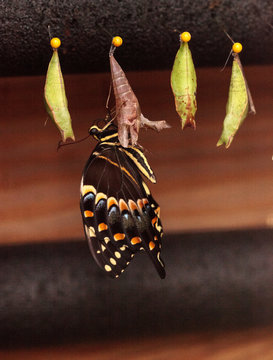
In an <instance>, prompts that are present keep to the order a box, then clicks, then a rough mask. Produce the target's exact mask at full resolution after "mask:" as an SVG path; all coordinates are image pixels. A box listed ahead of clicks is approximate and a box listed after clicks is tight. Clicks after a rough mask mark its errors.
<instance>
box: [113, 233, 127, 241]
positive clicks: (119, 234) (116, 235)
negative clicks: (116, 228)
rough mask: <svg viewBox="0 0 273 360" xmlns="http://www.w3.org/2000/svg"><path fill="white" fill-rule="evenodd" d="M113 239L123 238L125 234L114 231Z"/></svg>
mask: <svg viewBox="0 0 273 360" xmlns="http://www.w3.org/2000/svg"><path fill="white" fill-rule="evenodd" d="M114 239H115V241H119V240H124V239H125V234H123V233H116V234H115V235H114Z"/></svg>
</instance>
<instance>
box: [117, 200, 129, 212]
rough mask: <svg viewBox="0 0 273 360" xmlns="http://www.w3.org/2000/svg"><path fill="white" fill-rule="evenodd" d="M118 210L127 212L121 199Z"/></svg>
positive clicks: (125, 205) (126, 207)
mask: <svg viewBox="0 0 273 360" xmlns="http://www.w3.org/2000/svg"><path fill="white" fill-rule="evenodd" d="M119 208H120V211H129V209H128V206H127V204H126V202H125V201H124V200H123V199H120V200H119Z"/></svg>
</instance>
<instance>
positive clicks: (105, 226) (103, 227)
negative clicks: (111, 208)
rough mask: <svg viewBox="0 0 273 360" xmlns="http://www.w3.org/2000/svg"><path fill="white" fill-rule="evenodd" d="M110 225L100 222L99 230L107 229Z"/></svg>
mask: <svg viewBox="0 0 273 360" xmlns="http://www.w3.org/2000/svg"><path fill="white" fill-rule="evenodd" d="M107 229H108V226H107V225H106V224H105V223H100V224H99V231H103V230H107Z"/></svg>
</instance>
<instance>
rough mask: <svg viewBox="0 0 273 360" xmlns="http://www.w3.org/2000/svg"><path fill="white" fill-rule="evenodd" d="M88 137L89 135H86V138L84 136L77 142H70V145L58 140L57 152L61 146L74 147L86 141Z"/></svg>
mask: <svg viewBox="0 0 273 360" xmlns="http://www.w3.org/2000/svg"><path fill="white" fill-rule="evenodd" d="M89 136H90V134H88V135H87V136H85V137H84V138H82V139H80V140H77V141H73V142H70V143H64V142H63V140H60V141H59V142H58V146H57V151H59V149H60V148H61V147H63V146H68V145H75V144H78V143H80V142H82V141H84V140H86V139H88V138H89Z"/></svg>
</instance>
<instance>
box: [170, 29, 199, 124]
mask: <svg viewBox="0 0 273 360" xmlns="http://www.w3.org/2000/svg"><path fill="white" fill-rule="evenodd" d="M180 39H181V45H180V48H179V50H178V52H177V54H176V57H175V60H174V64H173V69H172V73H171V87H172V91H173V94H174V99H175V107H176V111H177V113H178V114H179V116H180V117H181V125H182V129H184V128H185V127H187V126H190V127H193V128H194V129H195V128H196V124H195V119H194V116H195V113H196V110H197V103H196V88H197V82H196V73H195V68H194V64H193V61H192V56H191V51H190V49H189V46H188V41H189V40H190V39H191V35H190V33H188V32H183V33H182V34H181V35H180Z"/></svg>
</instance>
